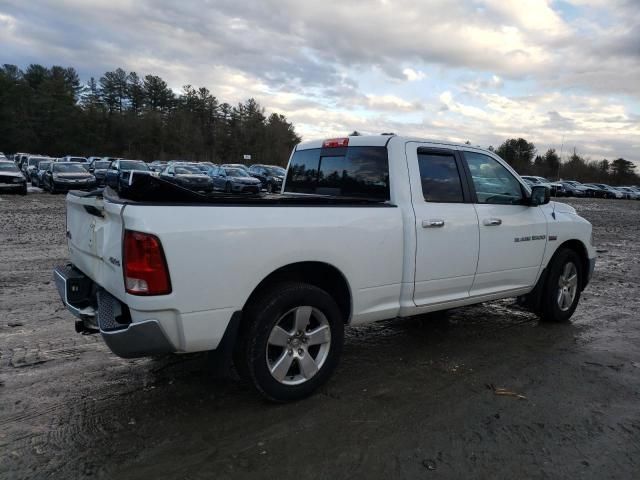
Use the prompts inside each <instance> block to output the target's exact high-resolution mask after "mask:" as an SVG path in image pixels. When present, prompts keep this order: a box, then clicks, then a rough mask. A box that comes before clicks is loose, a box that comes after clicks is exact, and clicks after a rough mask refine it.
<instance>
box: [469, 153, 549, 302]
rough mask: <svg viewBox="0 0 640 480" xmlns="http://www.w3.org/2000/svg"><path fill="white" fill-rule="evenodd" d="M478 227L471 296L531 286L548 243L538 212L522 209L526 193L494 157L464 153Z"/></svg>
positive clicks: (540, 211)
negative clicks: (477, 251) (477, 245)
mask: <svg viewBox="0 0 640 480" xmlns="http://www.w3.org/2000/svg"><path fill="white" fill-rule="evenodd" d="M463 155H464V159H465V169H466V170H467V172H468V175H467V177H468V178H470V179H471V182H470V187H471V188H472V189H473V190H474V192H473V194H474V207H475V209H476V212H477V214H478V220H479V228H480V255H479V259H478V270H477V272H476V277H475V281H474V283H473V288H472V289H471V295H472V296H478V295H487V294H492V293H498V292H506V291H509V290H516V289H520V288H523V287H529V286H532V285H534V284H535V282H536V279H537V277H538V272H539V270H540V265H541V264H542V258H543V256H544V251H545V248H546V244H547V221H546V217H545V215H544V213H543V212H542V209H541V208H540V207H537V206H536V207H531V206H528V205H526V201H525V197H526V193H527V191H526V190H525V188H524V185H523V184H521V183H520V181H519V180H518V179H517V178H516V176H515V175H514V174H513V173H512V172H511V171H510V170H509V169H508V168H507V167H506V166H505V165H503V164H502V162H501V161H499V160H498V159H496V158H493V157H492V156H490V155H488V154H486V153H481V152H476V151H464V152H463Z"/></svg>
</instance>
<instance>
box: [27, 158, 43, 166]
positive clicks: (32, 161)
mask: <svg viewBox="0 0 640 480" xmlns="http://www.w3.org/2000/svg"><path fill="white" fill-rule="evenodd" d="M44 159H45V158H44V157H31V158H30V159H29V166H35V165H38V163H40V162H41V161H42V160H44Z"/></svg>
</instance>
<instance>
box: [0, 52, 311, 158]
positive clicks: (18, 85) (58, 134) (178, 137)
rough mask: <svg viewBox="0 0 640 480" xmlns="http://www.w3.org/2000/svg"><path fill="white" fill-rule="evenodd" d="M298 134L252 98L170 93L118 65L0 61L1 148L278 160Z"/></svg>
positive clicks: (187, 89) (154, 79)
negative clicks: (85, 72) (82, 67)
mask: <svg viewBox="0 0 640 480" xmlns="http://www.w3.org/2000/svg"><path fill="white" fill-rule="evenodd" d="M299 141H300V137H299V136H298V135H297V134H296V132H295V129H294V126H293V125H292V124H291V123H290V122H289V121H288V120H287V119H286V117H285V116H284V115H280V114H277V113H272V114H270V115H268V116H267V115H265V110H264V108H262V107H261V106H260V105H259V104H258V102H256V100H255V99H253V98H250V99H248V100H247V101H245V102H244V103H240V104H238V105H234V106H232V105H230V104H229V103H225V102H220V101H219V100H218V98H216V97H215V96H214V95H213V94H212V93H211V92H210V91H209V90H208V89H207V88H204V87H200V88H196V87H194V86H192V85H185V86H184V87H183V88H182V91H181V92H180V93H179V94H176V93H174V91H173V90H172V89H171V88H169V86H168V85H167V83H166V82H165V81H164V80H163V79H162V78H160V77H159V76H157V75H145V76H144V77H140V76H138V74H137V73H136V72H126V71H125V70H123V69H121V68H118V69H116V70H114V71H110V72H106V73H105V74H104V75H103V76H101V77H100V78H99V79H97V80H96V79H95V78H91V79H90V80H89V82H87V83H86V84H83V83H82V82H81V81H80V79H79V76H78V74H77V72H76V71H75V69H73V68H64V67H60V66H52V67H51V68H47V67H45V66H42V65H29V67H27V68H26V69H25V70H24V71H23V70H21V69H20V68H18V67H17V66H15V65H8V64H5V65H3V66H2V67H0V151H4V152H5V153H13V152H17V151H26V152H33V153H41V154H47V155H51V156H54V157H60V156H64V155H85V156H90V155H96V156H115V157H125V158H135V159H143V160H169V159H184V160H196V161H212V162H216V163H224V162H230V163H243V156H244V155H251V160H250V161H249V163H269V164H278V165H286V162H287V160H288V157H289V155H290V153H291V150H292V148H293V146H294V145H295V144H296V143H298V142H299Z"/></svg>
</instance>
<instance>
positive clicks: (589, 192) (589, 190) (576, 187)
mask: <svg viewBox="0 0 640 480" xmlns="http://www.w3.org/2000/svg"><path fill="white" fill-rule="evenodd" d="M562 184H563V185H564V186H565V189H566V185H567V184H570V185H572V186H573V191H574V196H576V197H580V196H584V197H595V196H596V191H597V189H595V188H593V187H588V186H586V185H584V184H582V183H580V182H578V181H576V180H564V181H562ZM577 191H581V192H582V193H583V194H584V195H579V194H577V193H576V192H577Z"/></svg>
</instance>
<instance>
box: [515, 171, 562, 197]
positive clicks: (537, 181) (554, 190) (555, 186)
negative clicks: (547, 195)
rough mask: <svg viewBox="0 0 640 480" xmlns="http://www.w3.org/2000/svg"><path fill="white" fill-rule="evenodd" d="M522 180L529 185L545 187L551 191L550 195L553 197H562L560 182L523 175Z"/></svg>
mask: <svg viewBox="0 0 640 480" xmlns="http://www.w3.org/2000/svg"><path fill="white" fill-rule="evenodd" d="M522 178H523V179H524V181H525V182H527V183H529V185H545V186H548V187H549V189H550V190H551V195H552V196H554V197H561V196H563V195H564V187H563V185H562V183H561V182H552V181H551V180H547V179H546V178H544V177H538V176H535V175H523V176H522Z"/></svg>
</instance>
